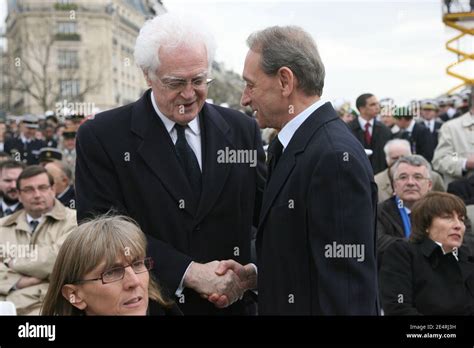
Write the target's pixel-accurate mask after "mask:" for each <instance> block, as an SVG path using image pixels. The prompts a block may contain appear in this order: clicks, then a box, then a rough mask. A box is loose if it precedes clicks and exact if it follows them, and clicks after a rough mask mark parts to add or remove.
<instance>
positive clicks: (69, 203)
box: [57, 185, 76, 209]
mask: <svg viewBox="0 0 474 348" xmlns="http://www.w3.org/2000/svg"><path fill="white" fill-rule="evenodd" d="M57 199H58V200H59V201H60V202H61V203H62V204H63V205H64V206H65V207H68V208H70V209H76V192H75V191H74V186H73V185H69V187H68V189H67V191H66V192H64V194H63V195H62V196H61V197H59V196H58V197H57Z"/></svg>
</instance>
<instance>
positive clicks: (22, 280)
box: [16, 276, 43, 289]
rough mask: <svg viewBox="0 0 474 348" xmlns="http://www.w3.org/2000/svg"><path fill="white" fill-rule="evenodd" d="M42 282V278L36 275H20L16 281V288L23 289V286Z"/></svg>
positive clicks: (26, 286)
mask: <svg viewBox="0 0 474 348" xmlns="http://www.w3.org/2000/svg"><path fill="white" fill-rule="evenodd" d="M42 282H43V280H42V279H39V278H36V277H28V276H22V277H21V278H20V280H18V282H17V283H16V288H17V289H23V288H28V287H30V286H33V285H38V284H41V283H42Z"/></svg>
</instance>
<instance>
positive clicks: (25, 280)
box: [0, 166, 77, 315]
mask: <svg viewBox="0 0 474 348" xmlns="http://www.w3.org/2000/svg"><path fill="white" fill-rule="evenodd" d="M17 188H18V191H19V199H20V202H21V203H22V204H23V207H24V209H23V210H21V211H18V212H16V213H14V214H12V215H10V216H7V217H4V218H2V219H0V245H1V246H2V249H3V250H2V252H1V253H0V300H1V301H11V302H13V303H14V304H15V306H16V309H17V313H18V314H19V315H37V314H39V311H40V307H41V304H42V301H43V299H44V297H45V295H46V291H47V289H48V284H49V276H50V274H51V271H52V269H53V265H54V262H55V260H56V256H57V253H58V250H59V248H60V246H61V245H62V243H63V241H64V239H65V238H66V236H67V235H68V234H69V232H70V231H71V230H72V229H73V228H74V227H75V226H76V225H77V224H76V212H75V211H74V210H71V209H68V208H65V207H64V206H63V205H62V204H61V203H60V202H59V201H58V200H56V199H55V198H54V181H53V177H52V176H51V175H49V174H48V172H47V171H46V169H44V168H43V167H41V166H30V167H27V168H26V169H25V170H23V172H22V173H21V174H20V176H19V177H18V180H17Z"/></svg>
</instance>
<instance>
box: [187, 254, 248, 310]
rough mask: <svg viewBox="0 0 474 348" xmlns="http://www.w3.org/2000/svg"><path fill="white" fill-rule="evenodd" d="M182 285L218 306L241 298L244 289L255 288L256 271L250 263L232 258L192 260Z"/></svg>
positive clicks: (220, 306)
mask: <svg viewBox="0 0 474 348" xmlns="http://www.w3.org/2000/svg"><path fill="white" fill-rule="evenodd" d="M184 286H185V287H188V288H191V289H194V290H195V291H197V292H198V293H199V294H200V295H201V296H202V297H203V298H206V299H207V300H209V301H210V302H212V303H213V304H214V305H215V306H216V307H218V308H225V307H227V306H230V305H231V304H233V303H234V302H235V301H237V300H239V299H242V297H243V295H244V293H245V291H247V290H250V289H255V288H257V271H256V268H255V267H254V265H252V264H251V263H249V264H247V265H245V266H243V265H241V264H240V263H238V262H236V261H234V260H225V261H212V262H208V263H204V264H202V263H197V262H193V263H192V264H191V266H190V267H189V269H188V271H187V272H186V276H185V277H184Z"/></svg>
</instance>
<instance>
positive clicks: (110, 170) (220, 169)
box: [75, 90, 265, 314]
mask: <svg viewBox="0 0 474 348" xmlns="http://www.w3.org/2000/svg"><path fill="white" fill-rule="evenodd" d="M200 122H201V141H202V158H203V162H202V163H203V170H202V183H203V186H202V194H201V200H200V202H196V201H195V199H194V194H193V192H192V190H191V186H190V184H189V182H188V179H187V178H186V176H185V173H184V171H183V169H182V167H181V166H180V163H179V162H178V158H177V155H176V153H175V147H174V144H173V142H172V140H171V137H170V136H169V134H168V131H167V130H166V128H165V126H164V124H163V122H162V121H161V120H160V118H159V116H158V115H157V114H156V112H155V111H154V109H153V106H152V104H151V101H150V90H148V91H147V92H146V93H145V94H144V95H143V96H142V98H141V99H139V100H138V101H136V102H135V103H132V104H129V105H126V106H123V107H120V108H118V109H114V110H110V111H107V112H104V113H102V114H99V115H97V116H96V117H95V119H93V120H89V121H87V122H85V123H84V124H83V125H82V126H81V127H80V128H79V131H78V137H77V144H76V151H77V163H76V185H75V187H76V200H77V201H76V202H77V204H76V207H77V212H78V219H79V220H82V219H84V218H86V217H88V216H91V215H93V214H96V213H105V212H107V211H108V210H110V209H111V208H113V209H114V210H116V211H117V212H119V213H122V214H125V215H128V216H130V217H132V218H133V219H135V220H136V221H137V222H138V224H139V225H140V227H141V229H142V230H143V231H144V232H145V234H146V235H147V237H148V253H149V255H150V256H152V257H153V258H154V259H155V264H156V267H155V269H154V272H155V273H156V274H155V275H156V276H157V278H158V280H159V281H160V283H161V285H162V286H163V287H164V288H165V290H167V291H165V292H167V294H168V295H169V296H170V297H173V296H174V293H175V291H176V290H177V289H178V286H179V284H180V282H181V279H182V277H183V275H184V273H185V271H186V269H187V267H188V266H189V264H190V262H191V261H196V262H201V263H206V262H209V261H213V260H225V259H235V260H236V261H237V262H239V263H242V264H245V263H248V262H250V261H251V260H250V244H251V233H252V223H254V224H255V225H256V224H257V221H258V213H259V207H260V204H261V196H262V194H263V188H264V184H265V182H264V175H265V164H264V156H265V154H264V152H263V147H262V142H261V136H260V130H259V128H258V126H257V124H256V122H255V121H254V120H253V119H251V118H249V117H248V116H245V115H243V114H241V113H240V112H237V111H234V110H230V109H226V108H222V107H219V106H215V105H211V104H205V105H204V107H203V109H202V110H201V113H200ZM226 149H228V150H241V149H244V150H251V151H252V153H253V154H254V155H257V156H256V159H258V161H257V163H256V164H257V165H256V166H254V167H252V166H250V165H249V164H248V163H232V162H231V160H229V161H227V162H223V163H219V161H218V159H219V158H218V155H219V151H225V150H226ZM221 162H222V161H221ZM173 298H174V297H173ZM176 302H177V303H178V305H179V306H180V308H181V310H182V311H183V313H184V314H218V313H221V314H225V313H229V314H244V313H246V312H245V308H244V307H245V306H244V303H243V301H238V302H237V303H235V304H234V305H232V306H230V307H229V308H227V309H224V310H219V309H216V308H215V306H214V305H213V304H211V303H210V302H208V301H207V300H204V299H202V298H201V297H200V296H199V295H198V294H197V293H196V292H194V291H192V290H191V289H185V290H184V292H183V296H182V297H180V298H178V299H176Z"/></svg>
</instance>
